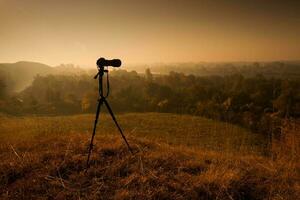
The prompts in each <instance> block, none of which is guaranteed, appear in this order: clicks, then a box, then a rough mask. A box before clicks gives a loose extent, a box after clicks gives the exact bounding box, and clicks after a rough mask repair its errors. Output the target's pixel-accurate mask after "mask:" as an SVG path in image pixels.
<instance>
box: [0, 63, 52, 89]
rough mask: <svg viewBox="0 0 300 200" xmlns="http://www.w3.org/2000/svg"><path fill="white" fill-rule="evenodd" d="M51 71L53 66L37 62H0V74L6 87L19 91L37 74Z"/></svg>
mask: <svg viewBox="0 0 300 200" xmlns="http://www.w3.org/2000/svg"><path fill="white" fill-rule="evenodd" d="M50 73H53V67H50V66H48V65H45V64H42V63H37V62H25V61H21V62H17V63H3V64H0V74H1V77H2V78H3V79H4V80H5V82H6V85H7V87H8V88H9V89H10V90H12V91H20V90H22V89H24V88H25V87H27V86H28V85H30V84H31V82H32V80H33V78H34V76H36V75H37V74H39V75H45V74H50Z"/></svg>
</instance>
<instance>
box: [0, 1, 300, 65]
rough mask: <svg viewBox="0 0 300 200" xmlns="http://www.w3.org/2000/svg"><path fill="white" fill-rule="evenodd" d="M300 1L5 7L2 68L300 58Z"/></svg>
mask: <svg viewBox="0 0 300 200" xmlns="http://www.w3.org/2000/svg"><path fill="white" fill-rule="evenodd" d="M299 10H300V1H293V0H285V1H279V0H278V1H277V0H251V1H250V0H249V1H238V0H147V1H146V0H98V1H96V0H86V1H78V0H22V1H20V0H0V63H2V62H17V61H20V60H28V61H37V62H42V63H45V64H49V65H59V64H61V63H74V64H79V65H84V66H88V65H93V66H94V65H95V64H94V63H95V60H96V59H97V58H98V57H100V56H104V57H107V58H114V57H116V58H121V59H122V60H123V62H125V63H149V62H198V61H208V62H209V61H212V62H219V61H270V60H299V59H300V45H299V44H300V12H299Z"/></svg>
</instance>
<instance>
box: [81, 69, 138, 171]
mask: <svg viewBox="0 0 300 200" xmlns="http://www.w3.org/2000/svg"><path fill="white" fill-rule="evenodd" d="M104 73H106V75H107V79H106V82H107V84H106V87H107V91H106V95H104V94H103V76H104ZM97 78H98V80H99V83H98V84H99V97H98V106H97V111H96V117H95V123H94V129H93V135H92V138H91V142H90V146H89V154H88V158H87V162H86V166H87V168H88V167H89V161H90V156H91V153H92V149H93V146H94V145H93V142H94V137H95V134H96V127H97V123H98V118H99V115H100V110H101V106H102V105H103V104H104V105H105V106H106V108H107V110H108V112H109V114H110V116H111V118H112V120H113V121H114V122H115V125H116V126H117V128H118V130H119V132H120V134H121V136H122V138H123V140H124V141H125V143H126V145H127V147H128V149H129V151H130V152H131V154H133V151H132V149H131V148H130V146H129V143H128V142H127V140H126V137H125V135H124V134H123V131H122V129H121V127H120V126H119V124H118V122H117V120H116V118H115V115H114V113H113V111H112V109H111V107H110V105H109V104H108V102H107V100H106V98H107V97H108V95H109V78H108V70H107V69H104V66H98V73H97V74H96V76H95V77H94V79H97Z"/></svg>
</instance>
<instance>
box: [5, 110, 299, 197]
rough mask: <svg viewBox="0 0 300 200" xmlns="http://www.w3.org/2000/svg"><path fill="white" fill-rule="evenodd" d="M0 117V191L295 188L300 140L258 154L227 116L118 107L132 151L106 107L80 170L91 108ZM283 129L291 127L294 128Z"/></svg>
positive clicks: (187, 193) (229, 192) (170, 193)
mask: <svg viewBox="0 0 300 200" xmlns="http://www.w3.org/2000/svg"><path fill="white" fill-rule="evenodd" d="M0 118H1V120H0V122H1V123H0V134H1V135H0V137H1V139H0V141H1V142H0V152H1V153H0V159H1V163H0V199H297V197H298V196H299V195H300V185H299V181H300V177H299V172H300V171H299V167H300V163H299V154H298V153H299V149H298V148H299V146H298V144H299V143H296V144H294V145H290V146H289V148H287V149H286V150H287V151H286V152H284V156H282V155H280V154H277V155H278V156H277V157H273V159H271V158H270V157H263V156H261V155H260V151H258V150H257V149H259V148H258V146H259V145H257V144H256V143H258V142H259V141H260V140H258V139H259V138H257V137H258V136H256V135H253V134H252V133H249V132H246V131H245V130H243V129H240V128H238V127H235V126H231V125H228V124H224V123H217V122H214V121H211V120H207V119H203V118H199V117H191V116H178V115H170V114H155V113H149V114H126V115H119V116H118V118H119V121H120V123H121V125H122V127H123V128H124V130H125V133H126V135H127V136H128V139H129V142H130V144H131V146H132V147H133V149H134V152H135V154H134V155H131V154H130V153H129V152H128V150H127V149H126V146H125V145H124V143H123V141H122V140H121V139H120V137H119V135H118V133H117V132H116V130H115V127H113V124H112V123H111V122H110V121H109V118H108V116H107V115H104V116H103V118H101V119H103V120H102V122H103V123H101V122H100V123H101V124H100V125H99V129H98V130H99V131H98V132H97V136H96V140H95V148H94V152H93V154H92V159H91V167H90V168H89V169H88V170H85V162H86V157H87V147H88V142H89V138H90V130H91V125H92V121H93V116H91V115H78V116H65V117H24V118H15V117H6V116H2V117H0ZM289 130H293V131H294V133H293V134H294V135H296V133H298V130H299V129H297V128H295V127H294V128H289ZM237 138H238V139H237ZM287 141H288V140H287ZM292 141H294V142H295V141H296V142H298V140H292ZM288 144H291V143H288ZM213 146H218V147H217V148H215V147H213ZM235 146H240V147H239V148H238V149H235V148H236V147H235ZM250 146H253V148H252V154H249V151H250V150H251V148H250ZM281 150H282V151H283V150H284V149H283V148H282V149H281ZM233 152H235V153H233ZM246 152H247V153H246ZM246 154H247V155H246Z"/></svg>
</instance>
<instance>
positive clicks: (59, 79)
mask: <svg viewBox="0 0 300 200" xmlns="http://www.w3.org/2000/svg"><path fill="white" fill-rule="evenodd" d="M97 84H98V82H97V81H96V80H94V79H93V78H92V76H90V75H78V76H65V75H47V76H36V77H35V78H34V81H33V83H32V84H31V86H30V87H28V88H27V89H25V90H23V91H22V92H20V93H18V94H15V95H5V93H4V92H1V91H5V84H4V83H3V82H0V112H4V113H9V114H76V113H93V112H95V108H96V104H97V95H98V93H97V89H98V85H97ZM299 84H300V81H299V80H298V79H296V80H295V79H293V80H281V79H273V78H272V79H267V78H265V77H264V76H262V75H256V76H254V77H251V78H245V77H244V76H242V75H241V74H234V75H228V76H207V77H197V76H194V75H184V74H182V73H176V72H170V73H169V75H160V76H158V75H156V76H154V75H153V74H152V73H151V72H150V70H149V69H147V70H146V72H145V73H144V74H143V75H140V74H138V73H136V72H135V71H132V72H127V71H125V70H118V71H112V72H111V76H110V88H111V89H110V96H109V102H110V103H111V105H112V108H113V110H114V111H116V112H172V113H180V114H193V115H200V116H205V117H209V118H213V119H218V120H222V121H227V122H231V123H236V124H239V125H242V126H244V127H247V128H250V129H252V130H254V131H260V132H268V131H270V130H271V128H272V127H276V126H273V125H274V123H280V121H281V120H280V119H282V118H285V117H293V118H298V117H299V116H300V91H299V90H300V87H299V86H300V85H299Z"/></svg>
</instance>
